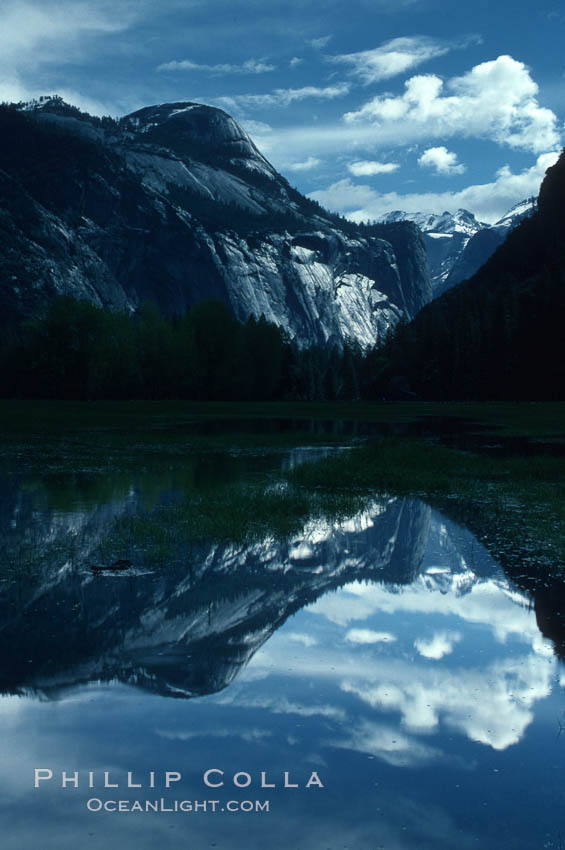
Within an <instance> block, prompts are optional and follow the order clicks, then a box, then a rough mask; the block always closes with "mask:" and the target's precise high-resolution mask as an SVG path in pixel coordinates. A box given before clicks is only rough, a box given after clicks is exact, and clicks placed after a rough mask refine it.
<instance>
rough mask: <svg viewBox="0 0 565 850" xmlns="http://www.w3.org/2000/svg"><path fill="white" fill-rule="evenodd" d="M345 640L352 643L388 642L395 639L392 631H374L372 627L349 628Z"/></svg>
mask: <svg viewBox="0 0 565 850" xmlns="http://www.w3.org/2000/svg"><path fill="white" fill-rule="evenodd" d="M345 640H348V641H349V642H350V643H388V642H392V641H395V640H396V638H395V636H394V635H391V634H390V632H374V631H373V630H372V629H349V631H348V632H347V634H346V635H345Z"/></svg>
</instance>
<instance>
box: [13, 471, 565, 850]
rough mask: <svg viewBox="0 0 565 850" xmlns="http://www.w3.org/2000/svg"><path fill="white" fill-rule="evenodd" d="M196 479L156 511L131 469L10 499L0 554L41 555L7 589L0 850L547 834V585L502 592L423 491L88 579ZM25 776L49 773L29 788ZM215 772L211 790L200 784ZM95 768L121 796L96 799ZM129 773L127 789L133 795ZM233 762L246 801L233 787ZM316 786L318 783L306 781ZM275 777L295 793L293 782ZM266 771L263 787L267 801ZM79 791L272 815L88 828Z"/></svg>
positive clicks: (361, 843) (164, 483) (109, 816)
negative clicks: (264, 806) (70, 552)
mask: <svg viewBox="0 0 565 850" xmlns="http://www.w3.org/2000/svg"><path fill="white" fill-rule="evenodd" d="M238 462H239V461H238ZM274 462H275V461H274V460H273V459H272V458H271V459H270V461H268V462H267V461H261V462H260V463H266V464H267V465H268V463H274ZM276 462H277V463H280V462H281V458H280V457H279V458H278V460H277V461H276ZM284 462H285V463H291V462H292V459H291V458H287V459H286V460H285V461H284ZM243 463H244V464H245V463H246V461H243ZM193 472H194V470H193ZM193 472H192V473H190V474H188V473H187V472H184V473H182V475H181V474H180V473H179V472H174V473H172V477H171V475H169V474H167V475H165V476H164V478H163V479H162V480H161V487H160V488H159V487H158V486H157V485H156V484H155V482H154V483H153V484H152V486H151V488H149V491H150V493H151V495H150V496H149V495H148V490H144V489H143V487H142V485H141V484H140V480H141V479H140V478H139V476H138V477H134V478H131V476H130V479H129V480H128V479H127V477H124V478H123V479H120V480H119V483H118V484H117V485H116V487H114V489H113V490H112V492H111V493H110V494H109V495H107V498H106V501H100V498H99V497H98V501H96V500H95V503H92V502H90V500H89V499H83V498H82V496H81V497H80V499H73V498H70V499H68V500H60V499H58V498H57V492H56V491H57V487H56V486H55V484H54V483H53V482H52V481H51V482H48V483H47V484H46V483H45V482H40V485H41V486H39V487H38V486H34V487H30V485H29V482H27V483H26V482H21V481H20V482H17V481H15V480H14V479H10V480H9V481H8V482H7V484H6V486H5V487H4V489H3V494H2V516H1V518H0V528H1V531H2V534H3V535H4V539H5V541H7V548H6V549H5V551H6V552H8V553H11V555H10V557H11V556H12V555H13V554H14V552H16V550H17V546H18V545H20V547H21V552H22V553H24V552H28V550H29V547H34V548H35V550H39V551H40V553H41V557H40V563H39V568H38V569H37V570H35V571H34V572H33V574H31V573H30V575H29V577H28V580H27V581H26V580H24V579H22V577H21V576H20V577H19V578H16V577H15V574H14V573H13V572H8V573H6V574H5V575H4V577H3V581H2V583H1V584H0V606H1V607H0V624H1V625H0V640H1V642H2V654H1V656H0V657H1V659H2V660H1V663H0V687H1V688H2V691H3V692H4V697H3V698H2V699H1V700H0V718H1V721H0V722H1V723H2V731H3V733H4V735H3V740H4V742H5V743H4V752H3V760H2V762H1V764H0V780H1V781H2V784H3V789H4V797H3V800H2V804H1V805H2V820H3V824H4V830H5V835H6V836H7V838H6V842H5V844H4V845H3V846H5V847H6V848H8V850H12V848H16V847H18V848H21V847H26V848H27V847H30V848H31V847H36V846H37V847H39V846H41V848H42V850H51V848H57V850H60V848H63V850H67V848H71V847H73V848H74V847H75V846H76V843H77V842H79V843H80V844H85V845H87V846H91V847H94V848H105V850H108V848H110V850H112V848H114V847H116V848H117V847H118V846H119V847H120V848H124V850H130V848H132V850H133V848H134V847H135V848H136V850H153V848H154V847H155V846H162V847H164V848H173V847H175V848H176V847H179V846H188V847H191V848H196V850H200V848H204V847H210V846H216V847H219V848H228V850H240V848H257V850H259V848H264V847H266V846H269V847H272V848H274V850H278V848H281V850H282V848H283V847H284V848H288V847H293V848H301V850H320V848H343V847H349V848H355V850H375V848H378V847H386V848H395V850H399V848H403V850H407V849H408V850H416V848H418V850H420V848H430V850H432V848H433V850H437V848H440V850H443V848H445V850H448V848H450V850H451V849H452V848H453V847H458V848H469V847H480V848H483V847H484V848H490V847H494V846H496V847H497V848H499V847H502V848H508V850H510V849H511V848H512V850H514V848H523V850H526V848H528V850H531V848H535V847H543V846H546V847H551V846H552V844H551V842H553V841H554V842H557V841H558V835H559V831H560V830H561V828H562V823H561V811H562V809H561V806H560V802H562V787H563V781H562V780H563V779H565V777H564V776H563V758H562V751H561V745H562V741H561V737H558V733H559V722H558V721H559V718H562V712H563V707H564V705H565V702H564V701H563V697H562V691H561V687H562V685H563V684H565V676H564V673H563V669H562V665H561V661H560V657H559V656H560V654H561V651H562V646H563V631H562V629H561V620H560V618H559V617H558V612H559V610H561V608H560V604H561V603H560V597H558V596H557V594H556V593H554V592H552V588H539V587H536V588H535V592H534V595H533V596H532V595H530V594H528V593H527V592H526V590H527V586H528V585H527V577H526V576H525V578H524V582H523V583H522V584H520V582H519V581H515V582H511V581H510V580H509V578H508V577H507V576H506V575H505V573H504V572H503V570H502V569H501V568H500V566H499V565H498V564H496V563H495V562H494V561H493V560H492V559H491V557H490V556H489V554H488V553H487V552H486V550H485V549H484V548H483V547H482V546H481V545H480V544H479V543H478V542H477V541H476V539H475V538H474V537H473V536H472V535H471V534H470V533H469V532H467V531H466V530H465V529H463V528H461V527H460V526H458V525H456V524H454V523H452V522H450V521H449V520H448V519H447V518H446V517H444V516H442V515H441V514H439V513H437V512H435V511H432V509H431V508H430V507H429V506H427V505H426V504H424V503H423V502H421V501H419V500H417V499H391V498H390V499H384V498H373V499H371V500H370V501H368V502H367V504H366V505H365V508H364V510H362V511H360V512H358V513H357V514H355V515H354V516H353V517H350V518H349V519H347V520H341V521H339V520H336V519H332V518H326V519H321V518H317V519H310V520H309V521H308V522H306V523H305V524H304V527H303V528H302V529H301V530H300V532H298V533H295V534H293V535H291V536H290V537H289V538H288V539H277V538H276V537H275V536H266V537H265V538H264V539H261V540H257V541H255V542H253V543H252V544H247V545H243V544H239V545H235V544H229V545H228V544H211V543H205V542H204V543H199V544H198V545H195V546H194V547H193V549H192V551H191V553H190V558H187V559H186V560H185V562H184V564H183V563H180V562H174V563H173V564H172V565H169V566H168V567H167V569H164V570H163V569H161V570H159V569H151V568H150V565H148V564H145V565H144V566H143V568H140V569H138V570H134V571H133V574H131V575H106V576H94V575H92V574H91V572H90V571H89V570H88V569H87V568H84V566H83V565H84V564H85V562H86V560H87V557H88V551H89V550H88V546H89V545H93V544H92V542H91V543H89V541H92V540H93V539H94V538H97V537H98V536H100V535H103V534H104V533H105V529H106V528H107V527H108V524H109V523H110V522H111V521H112V520H113V518H115V516H116V515H120V514H124V513H126V514H127V513H128V512H132V513H135V512H138V511H139V510H141V509H144V506H146V505H148V504H163V503H167V502H174V501H175V499H180V498H182V497H183V494H184V493H185V492H186V488H187V487H192V488H194V487H195V486H200V485H199V484H198V481H202V478H200V479H199V478H198V476H197V475H196V476H195V475H194V474H193ZM232 473H233V468H231V470H230V468H227V471H226V474H228V475H230V474H232ZM248 473H249V469H246V474H248ZM254 474H260V472H258V471H257V468H255V469H254ZM141 478H143V476H141ZM187 482H188V483H187ZM195 482H196V483H195ZM206 486H208V485H206ZM71 491H72V488H70V491H69V492H71ZM71 495H72V492H71ZM79 527H80V529H81V530H82V532H83V533H82V534H81V535H80V541H81V545H84V546H86V549H85V551H81V552H80V553H78V556H77V558H76V559H75V562H74V565H73V563H71V562H70V561H68V560H65V559H64V558H65V557H66V554H65V553H67V549H65V541H68V538H69V537H73V535H74V534H75V532H76V530H77V528H79ZM58 553H59V554H58ZM22 557H23V556H22ZM77 565H78V566H77ZM24 575H25V574H24ZM553 591H555V588H553ZM549 638H551V640H550V639H549ZM556 647H557V652H556V651H555V649H556ZM171 697H176V699H171ZM36 767H42V768H49V769H51V770H52V771H53V774H54V781H53V782H48V783H46V784H45V785H42V786H41V787H40V788H38V789H34V788H33V769H34V768H36ZM209 768H215V769H218V770H223V771H224V776H225V781H226V786H225V787H222V788H216V789H213V790H212V789H210V788H208V787H206V786H205V785H204V783H203V779H202V776H203V773H204V771H205V770H207V769H209ZM62 770H65V771H68V772H73V771H79V774H80V777H81V782H80V783H79V787H78V788H73V787H70V788H64V789H62V788H61V782H60V772H61V771H62ZM165 770H174V771H178V772H179V773H180V774H181V775H182V779H181V781H179V783H178V785H177V786H175V787H173V788H172V789H168V790H167V789H166V788H164V787H163V786H162V783H161V781H160V780H159V778H158V779H157V786H158V787H157V788H156V789H155V790H153V789H150V788H148V787H147V777H148V776H149V774H150V772H155V773H156V774H157V776H158V777H159V776H161V775H162V773H163V771H165ZM88 771H92V772H93V775H94V776H95V778H96V781H95V787H94V788H93V789H90V788H88V787H87V783H88V780H87V778H86V777H87V774H88ZM104 771H109V773H110V775H111V777H112V781H113V782H116V783H117V784H118V785H119V788H118V790H113V789H112V790H110V789H104V788H103V787H101V786H100V783H101V782H102V779H101V777H103V773H104ZM128 771H130V772H132V773H133V774H134V777H133V778H134V782H138V783H140V784H142V785H143V786H144V787H143V788H142V789H135V790H133V789H128V788H127V774H128ZM238 771H242V772H245V773H248V774H249V776H250V777H251V783H250V786H249V787H247V788H238V787H235V786H234V785H233V782H232V780H231V777H232V776H233V774H234V773H236V772H238ZM312 771H316V772H317V774H319V776H320V777H321V780H322V781H323V784H324V788H323V789H315V788H311V789H308V790H307V789H306V788H305V787H304V786H305V784H306V782H307V779H308V777H309V776H310V775H311V774H312ZM285 772H287V773H288V774H289V778H290V781H291V783H295V784H297V785H298V786H299V787H298V788H297V789H294V788H292V789H289V788H286V789H285V788H284V774H285ZM262 773H264V774H265V775H266V782H267V783H268V784H269V785H274V786H275V787H274V788H271V787H269V788H268V789H266V788H261V774H262ZM93 796H95V797H96V798H100V799H102V800H106V799H129V800H135V799H139V800H141V801H144V800H145V799H149V798H151V799H153V798H159V799H161V798H162V799H164V800H165V801H168V802H171V801H173V800H174V799H189V800H193V801H194V800H206V799H208V800H209V799H218V800H220V801H222V802H223V803H225V802H226V801H228V800H236V801H242V800H252V801H254V800H256V799H258V800H266V799H268V800H269V802H270V807H271V808H270V811H269V813H268V814H267V813H264V812H263V813H258V812H252V813H249V814H245V815H244V814H243V813H239V814H238V815H237V816H235V815H230V814H228V813H227V811H224V812H222V811H218V812H214V813H212V812H210V811H208V812H204V811H200V812H196V813H195V812H193V813H192V814H191V815H190V816H188V815H182V814H180V813H165V812H159V813H149V814H147V813H145V812H144V813H140V814H134V813H128V814H125V813H124V814H120V813H112V812H101V813H99V814H94V813H91V812H88V810H87V808H86V801H87V800H88V799H90V798H92V797H93ZM533 812H535V817H534V816H533ZM553 846H558V844H557V843H555V844H554V845H553Z"/></svg>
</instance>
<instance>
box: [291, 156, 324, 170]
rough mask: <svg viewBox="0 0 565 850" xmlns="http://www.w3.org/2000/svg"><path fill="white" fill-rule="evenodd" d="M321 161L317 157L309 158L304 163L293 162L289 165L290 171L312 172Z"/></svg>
mask: <svg viewBox="0 0 565 850" xmlns="http://www.w3.org/2000/svg"><path fill="white" fill-rule="evenodd" d="M320 162H321V160H320V159H317V158H316V157H315V156H309V157H308V159H305V160H304V162H293V163H291V164H290V165H287V168H288V170H289V171H311V170H312V169H313V168H316V167H317V166H318V165H319V164H320Z"/></svg>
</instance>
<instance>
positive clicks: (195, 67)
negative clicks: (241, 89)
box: [157, 59, 276, 74]
mask: <svg viewBox="0 0 565 850" xmlns="http://www.w3.org/2000/svg"><path fill="white" fill-rule="evenodd" d="M275 68H276V66H275V65H268V64H267V63H266V62H265V60H264V59H248V60H247V61H246V62H244V63H243V64H242V65H230V64H219V65H202V64H199V63H198V62H192V61H191V60H190V59H182V60H181V61H173V62H163V63H162V64H161V65H158V66H157V70H158V71H209V72H210V73H213V74H265V73H267V72H268V71H274V70H275Z"/></svg>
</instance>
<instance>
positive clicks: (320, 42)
mask: <svg viewBox="0 0 565 850" xmlns="http://www.w3.org/2000/svg"><path fill="white" fill-rule="evenodd" d="M331 40H332V36H331V35H324V36H322V38H311V39H310V41H309V42H308V43H309V44H311V45H312V47H315V48H316V50H321V49H322V48H323V47H325V46H326V45H327V44H328V43H329V42H330V41H331Z"/></svg>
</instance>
